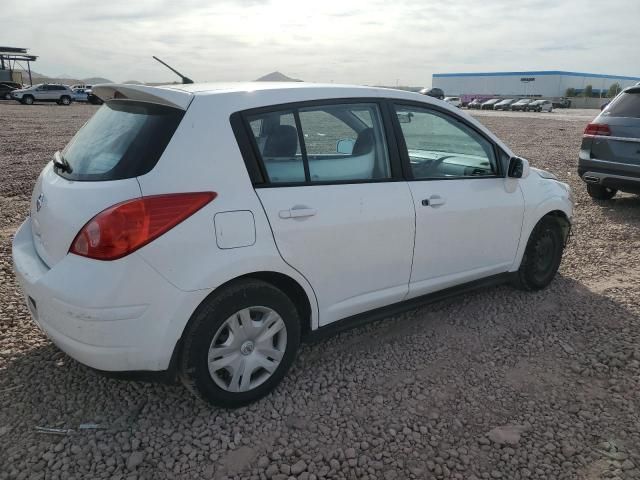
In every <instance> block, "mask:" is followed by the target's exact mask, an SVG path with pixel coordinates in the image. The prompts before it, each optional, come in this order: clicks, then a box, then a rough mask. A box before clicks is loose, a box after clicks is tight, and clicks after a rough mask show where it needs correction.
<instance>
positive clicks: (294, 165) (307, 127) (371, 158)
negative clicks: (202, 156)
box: [248, 103, 391, 183]
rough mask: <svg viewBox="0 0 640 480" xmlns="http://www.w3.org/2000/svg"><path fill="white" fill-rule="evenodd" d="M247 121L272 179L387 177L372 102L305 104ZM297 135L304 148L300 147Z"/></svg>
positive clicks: (386, 159)
mask: <svg viewBox="0 0 640 480" xmlns="http://www.w3.org/2000/svg"><path fill="white" fill-rule="evenodd" d="M296 115H297V116H298V122H296ZM248 121H249V126H250V127H251V132H252V134H253V136H254V139H255V142H256V146H257V148H258V153H259V154H260V157H261V160H262V163H263V165H264V168H265V171H266V173H267V176H268V177H269V178H268V180H269V182H271V183H285V182H286V183H314V182H345V181H354V180H355V181H360V180H380V179H386V178H390V177H391V170H390V166H389V155H388V151H387V145H386V142H385V137H384V130H383V127H382V120H381V116H380V112H379V109H378V106H377V105H376V104H365V103H357V104H344V105H323V106H314V107H306V108H301V109H299V110H296V111H294V112H276V113H266V114H260V115H255V116H250V117H248ZM298 129H300V130H301V132H302V135H301V136H300V135H299V132H298ZM300 137H302V142H303V144H302V146H300V145H299V142H300Z"/></svg>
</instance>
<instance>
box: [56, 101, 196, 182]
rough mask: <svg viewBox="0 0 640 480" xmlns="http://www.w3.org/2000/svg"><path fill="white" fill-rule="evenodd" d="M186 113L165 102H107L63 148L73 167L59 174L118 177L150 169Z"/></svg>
mask: <svg viewBox="0 0 640 480" xmlns="http://www.w3.org/2000/svg"><path fill="white" fill-rule="evenodd" d="M183 115H184V112H183V111H182V110H178V109H175V108H170V107H165V106H162V105H154V104H149V103H141V102H131V101H127V100H113V101H110V102H108V103H105V104H104V105H102V107H100V109H99V110H98V111H97V112H96V114H95V115H94V116H93V117H92V118H91V119H90V120H89V121H88V122H87V123H86V124H85V125H84V127H82V128H81V129H80V130H79V131H78V133H77V134H76V135H75V137H73V139H72V140H71V142H69V144H68V145H67V146H66V147H65V148H64V150H63V151H62V155H63V156H64V158H65V159H66V160H67V162H69V165H70V166H71V168H72V169H73V171H72V172H71V173H67V172H62V171H58V174H59V175H62V176H64V177H66V178H70V179H73V180H118V179H123V178H132V177H136V176H138V175H143V174H145V173H148V172H149V171H150V170H151V169H152V168H153V167H154V166H155V164H156V163H157V162H158V159H159V158H160V156H161V155H162V152H164V149H165V147H166V146H167V144H168V143H169V141H170V140H171V137H172V136H173V134H174V132H175V130H176V128H178V125H179V123H180V121H181V120H182V117H183Z"/></svg>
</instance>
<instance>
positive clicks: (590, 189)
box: [587, 183, 618, 200]
mask: <svg viewBox="0 0 640 480" xmlns="http://www.w3.org/2000/svg"><path fill="white" fill-rule="evenodd" d="M587 193H588V194H589V196H590V197H591V198H593V199H595V200H611V199H612V198H613V197H615V196H616V193H618V190H616V189H615V188H609V187H605V186H603V185H594V184H592V183H587Z"/></svg>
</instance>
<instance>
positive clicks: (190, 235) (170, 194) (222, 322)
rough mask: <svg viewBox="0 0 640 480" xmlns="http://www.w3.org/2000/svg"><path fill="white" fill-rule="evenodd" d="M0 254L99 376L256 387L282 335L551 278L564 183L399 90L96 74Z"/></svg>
mask: <svg viewBox="0 0 640 480" xmlns="http://www.w3.org/2000/svg"><path fill="white" fill-rule="evenodd" d="M95 91H96V93H97V94H98V95H99V96H100V97H101V98H103V99H105V101H106V102H105V104H104V105H103V106H102V107H101V108H100V109H99V110H98V111H97V113H96V114H95V115H94V116H93V117H92V118H91V119H90V120H89V121H88V122H87V123H86V124H85V125H84V126H83V127H82V128H81V129H80V131H79V132H78V133H77V134H76V136H75V137H74V138H73V139H72V140H71V141H70V142H69V144H68V145H67V146H66V147H65V148H64V150H62V152H57V153H56V154H55V156H54V159H53V161H52V162H51V163H49V164H48V165H47V166H46V167H45V168H44V170H43V171H42V173H41V174H40V176H39V178H38V180H37V182H36V185H35V188H34V191H33V197H32V201H31V214H30V216H29V218H27V220H26V221H25V222H24V224H23V225H22V226H21V227H20V229H19V230H18V231H17V233H16V235H15V238H14V241H13V261H14V267H15V272H16V275H17V278H18V280H19V282H20V285H21V287H22V290H23V292H24V295H25V298H26V302H27V305H28V307H29V309H30V311H31V314H32V316H33V319H34V321H35V322H36V323H37V324H38V325H39V326H40V328H41V329H42V330H43V331H44V332H45V333H46V334H47V335H48V336H49V338H51V340H52V341H53V342H54V343H55V344H56V345H57V346H58V347H59V348H60V349H62V350H64V351H65V352H67V353H68V354H69V355H70V356H71V357H73V358H75V359H77V360H78V361H80V362H82V363H84V364H86V365H89V366H90V367H93V368H95V369H98V370H102V371H110V372H127V373H128V372H131V371H145V372H162V373H163V374H168V375H170V376H171V377H172V378H177V377H180V378H181V379H182V380H183V381H184V382H185V384H187V385H188V386H189V387H193V388H194V389H195V390H197V391H198V392H199V393H200V394H201V395H202V396H203V397H204V398H205V399H207V400H208V401H210V402H211V403H213V404H217V405H220V406H226V407H234V406H239V405H242V404H246V403H248V402H251V401H253V400H256V399H258V398H260V397H262V396H264V395H265V394H267V393H268V392H269V391H270V390H272V389H273V388H274V387H275V386H276V385H277V384H278V382H279V381H280V380H281V379H282V378H283V376H284V375H285V373H286V372H287V370H288V368H289V367H290V366H291V364H292V362H293V361H294V357H295V354H296V350H297V349H298V346H299V342H300V340H301V338H303V339H304V338H313V337H317V336H318V335H319V334H320V333H322V332H327V331H333V330H335V329H339V328H344V327H346V326H349V325H353V324H355V323H359V322H361V321H366V320H370V319H373V318H377V317H380V316H381V315H389V314H392V313H394V312H398V311H400V310H402V309H406V308H411V307H415V306H416V305H418V304H420V303H423V302H425V301H427V300H433V299H439V298H442V297H444V296H448V295H450V294H452V293H455V292H460V291H463V290H467V289H468V288H470V287H474V286H478V285H487V284H493V283H497V282H503V281H508V280H511V281H512V282H513V283H515V284H516V285H517V286H520V287H521V288H524V289H529V290H535V289H539V288H543V287H545V286H546V285H548V284H549V282H551V280H552V278H553V277H554V275H555V273H556V271H557V269H558V266H559V265H560V261H561V258H562V252H563V248H564V245H565V242H566V240H567V238H568V235H569V228H570V223H571V217H572V209H573V202H572V197H571V192H570V190H569V187H568V186H567V185H566V184H564V183H561V182H559V181H557V179H556V178H555V177H554V176H553V175H552V174H550V173H547V172H544V171H541V170H537V169H534V168H530V167H529V165H528V163H527V161H526V160H524V159H521V158H518V157H516V156H514V154H513V153H512V152H511V151H510V150H509V148H508V147H507V146H506V145H505V144H504V143H502V142H501V141H500V140H499V139H498V138H496V137H495V136H494V135H493V134H492V133H491V132H490V131H488V130H487V129H486V128H485V127H483V126H482V125H481V124H480V123H479V122H477V121H476V120H474V119H473V118H472V117H470V116H468V115H467V114H465V113H463V112H461V111H460V110H459V109H457V108H454V107H451V106H448V105H446V104H445V103H444V102H441V101H438V100H435V99H432V98H431V97H428V96H424V95H419V94H415V93H409V92H402V91H399V90H387V89H381V88H366V87H350V86H335V85H331V86H329V85H313V84H307V83H295V84H287V83H277V84H268V83H257V84H236V85H198V84H195V85H182V86H175V85H173V86H168V87H146V86H137V85H115V84H114V85H101V86H98V87H95Z"/></svg>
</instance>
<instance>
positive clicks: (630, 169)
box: [578, 85, 640, 200]
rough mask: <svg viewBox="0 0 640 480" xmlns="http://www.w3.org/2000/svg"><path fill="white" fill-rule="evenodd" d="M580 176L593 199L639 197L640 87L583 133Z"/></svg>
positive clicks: (626, 93) (622, 96) (625, 92)
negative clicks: (620, 193)
mask: <svg viewBox="0 0 640 480" xmlns="http://www.w3.org/2000/svg"><path fill="white" fill-rule="evenodd" d="M578 174H579V175H580V177H581V178H582V180H584V181H585V182H586V184H587V191H588V192H589V195H591V197H592V198H595V199H598V200H609V199H611V198H613V197H614V195H615V194H616V193H617V192H618V190H621V191H624V192H629V193H635V194H639V195H640V85H636V86H633V87H629V88H627V89H625V90H623V91H622V92H621V93H620V94H619V95H618V96H617V97H616V98H614V99H613V100H612V101H611V103H609V104H608V105H607V107H606V108H605V109H604V110H603V111H602V112H601V113H600V115H598V116H597V117H596V118H595V120H593V122H591V123H590V124H589V125H587V128H585V130H584V137H583V139H582V147H581V148H580V155H579V160H578Z"/></svg>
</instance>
